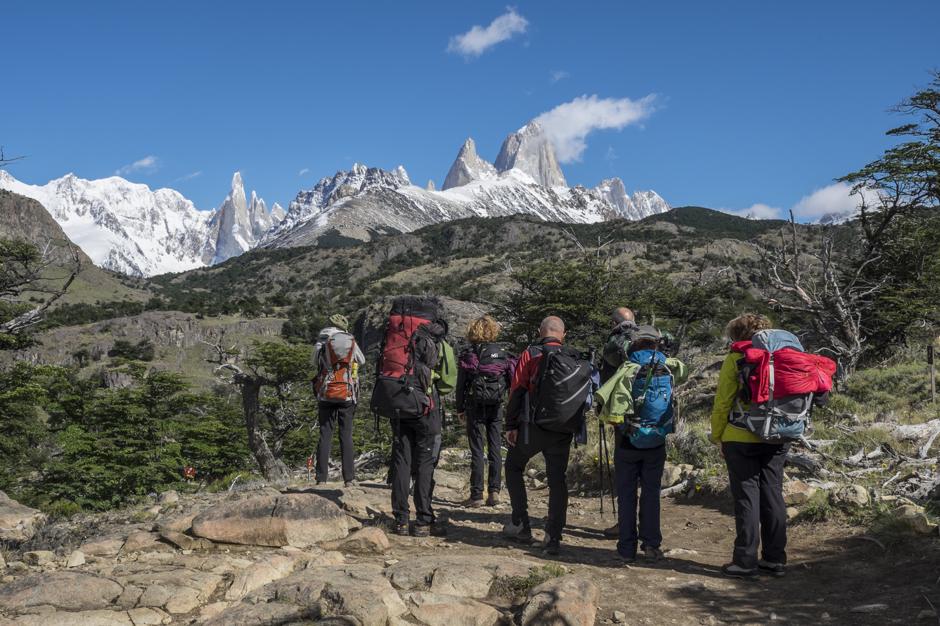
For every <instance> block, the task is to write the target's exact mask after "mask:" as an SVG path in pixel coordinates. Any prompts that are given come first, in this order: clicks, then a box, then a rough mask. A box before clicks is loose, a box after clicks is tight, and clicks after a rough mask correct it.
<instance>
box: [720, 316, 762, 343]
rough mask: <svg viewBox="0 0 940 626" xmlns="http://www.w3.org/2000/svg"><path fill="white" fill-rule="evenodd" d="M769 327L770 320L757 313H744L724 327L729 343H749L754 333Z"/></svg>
mask: <svg viewBox="0 0 940 626" xmlns="http://www.w3.org/2000/svg"><path fill="white" fill-rule="evenodd" d="M770 327H771V321H770V318H768V317H767V316H766V315H760V314H759V313H744V314H743V315H739V316H737V317H736V318H734V319H733V320H731V321H730V322H728V325H727V326H725V334H726V335H727V336H728V338H729V339H731V341H749V340H750V339H751V337H753V336H754V335H755V334H756V333H758V332H759V331H762V330H767V329H768V328H770Z"/></svg>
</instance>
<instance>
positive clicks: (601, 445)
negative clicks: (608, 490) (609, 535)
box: [597, 420, 607, 517]
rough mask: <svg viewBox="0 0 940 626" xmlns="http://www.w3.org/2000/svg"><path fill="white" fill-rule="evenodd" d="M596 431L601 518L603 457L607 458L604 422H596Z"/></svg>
mask: <svg viewBox="0 0 940 626" xmlns="http://www.w3.org/2000/svg"><path fill="white" fill-rule="evenodd" d="M597 431H598V443H597V445H598V447H599V448H600V450H599V452H600V456H601V458H599V459H598V460H597V461H598V463H597V465H598V473H599V474H600V479H601V480H600V483H601V494H600V498H601V517H603V516H604V457H606V456H607V441H606V439H607V435H606V434H605V433H604V422H602V421H600V420H597Z"/></svg>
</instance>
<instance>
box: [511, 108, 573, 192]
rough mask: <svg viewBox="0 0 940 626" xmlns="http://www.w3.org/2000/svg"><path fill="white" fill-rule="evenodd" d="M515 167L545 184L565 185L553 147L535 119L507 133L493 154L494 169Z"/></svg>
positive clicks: (551, 185) (548, 185) (553, 185)
mask: <svg viewBox="0 0 940 626" xmlns="http://www.w3.org/2000/svg"><path fill="white" fill-rule="evenodd" d="M512 169H516V170H520V171H522V172H525V173H526V174H528V175H529V176H531V177H532V178H533V179H534V180H535V182H537V183H538V184H540V185H543V186H545V187H567V186H568V183H567V182H566V181H565V175H564V174H562V173H561V167H560V166H559V165H558V159H556V158H555V148H554V147H553V146H552V142H551V141H549V140H548V137H546V136H545V133H544V131H543V130H542V127H541V126H540V125H539V123H538V122H529V123H528V124H526V125H525V126H523V127H522V128H520V129H519V130H517V131H516V132H514V133H512V134H510V135H509V136H508V137H506V140H505V141H504V142H503V147H502V148H500V149H499V155H498V156H497V157H496V171H498V172H500V173H502V172H508V171H509V170H512Z"/></svg>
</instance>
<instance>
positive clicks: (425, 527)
mask: <svg viewBox="0 0 940 626" xmlns="http://www.w3.org/2000/svg"><path fill="white" fill-rule="evenodd" d="M411 536H412V537H430V536H431V525H430V524H415V525H414V526H413V527H412V528H411Z"/></svg>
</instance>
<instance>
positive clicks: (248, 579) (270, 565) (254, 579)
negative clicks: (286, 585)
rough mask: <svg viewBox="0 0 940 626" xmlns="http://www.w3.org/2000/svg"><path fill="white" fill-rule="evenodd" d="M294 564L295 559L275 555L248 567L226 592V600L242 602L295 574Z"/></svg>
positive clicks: (236, 577) (238, 575) (239, 574)
mask: <svg viewBox="0 0 940 626" xmlns="http://www.w3.org/2000/svg"><path fill="white" fill-rule="evenodd" d="M294 564H295V561H294V559H292V558H290V557H288V556H281V555H277V554H275V555H272V556H269V557H267V558H265V559H263V560H261V561H258V562H257V563H254V564H252V565H251V566H250V567H246V568H245V569H243V570H242V571H240V572H239V573H238V574H237V575H236V576H235V580H234V581H232V585H231V586H230V587H229V588H228V591H226V592H225V599H226V600H229V601H232V600H241V599H242V598H244V597H245V596H246V595H248V594H249V593H250V592H252V591H254V590H255V589H259V588H261V587H264V586H265V585H267V584H268V583H270V582H274V581H275V580H279V579H281V578H284V577H285V576H287V575H288V574H290V573H291V572H293V571H294Z"/></svg>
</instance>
